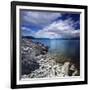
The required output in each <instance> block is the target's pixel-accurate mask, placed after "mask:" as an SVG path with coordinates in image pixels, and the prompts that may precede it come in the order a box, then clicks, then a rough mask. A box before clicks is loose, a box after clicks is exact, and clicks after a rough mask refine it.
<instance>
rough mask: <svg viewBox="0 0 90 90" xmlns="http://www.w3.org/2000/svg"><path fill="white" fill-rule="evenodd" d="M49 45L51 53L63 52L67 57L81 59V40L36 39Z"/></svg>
mask: <svg viewBox="0 0 90 90" xmlns="http://www.w3.org/2000/svg"><path fill="white" fill-rule="evenodd" d="M33 41H35V42H41V43H43V44H44V45H45V46H48V47H49V53H55V54H63V55H65V56H67V57H70V58H73V59H75V60H78V61H79V58H80V40H61V39H34V40H33Z"/></svg>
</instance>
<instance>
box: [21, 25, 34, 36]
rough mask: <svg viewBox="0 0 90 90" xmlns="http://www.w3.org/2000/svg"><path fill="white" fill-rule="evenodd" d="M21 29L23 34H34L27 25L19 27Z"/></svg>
mask: <svg viewBox="0 0 90 90" xmlns="http://www.w3.org/2000/svg"><path fill="white" fill-rule="evenodd" d="M21 30H22V32H21V34H22V35H23V36H34V31H33V30H32V29H30V28H28V27H24V26H23V27H21Z"/></svg>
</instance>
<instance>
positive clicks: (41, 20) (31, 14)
mask: <svg viewBox="0 0 90 90" xmlns="http://www.w3.org/2000/svg"><path fill="white" fill-rule="evenodd" d="M21 15H23V17H22V19H23V20H24V21H26V22H28V23H30V24H33V25H39V26H42V27H43V26H46V25H48V24H51V23H52V22H53V21H54V20H55V19H57V18H58V17H61V16H62V15H61V13H54V12H39V11H38V12H37V11H21Z"/></svg>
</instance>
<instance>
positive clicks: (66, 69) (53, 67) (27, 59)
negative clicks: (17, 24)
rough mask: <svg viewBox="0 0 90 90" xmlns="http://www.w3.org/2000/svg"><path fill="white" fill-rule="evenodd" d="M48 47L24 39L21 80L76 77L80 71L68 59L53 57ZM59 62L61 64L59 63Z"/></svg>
mask: <svg viewBox="0 0 90 90" xmlns="http://www.w3.org/2000/svg"><path fill="white" fill-rule="evenodd" d="M47 52H48V47H47V46H44V45H43V44H41V43H34V42H33V41H31V40H28V39H23V40H22V47H21V56H22V60H21V66H22V75H21V78H23V79H24V78H46V77H65V76H76V75H77V74H78V70H77V68H76V67H75V65H74V64H73V63H71V61H69V60H67V58H64V59H63V58H62V56H59V58H57V55H51V54H49V53H47ZM58 61H59V62H58Z"/></svg>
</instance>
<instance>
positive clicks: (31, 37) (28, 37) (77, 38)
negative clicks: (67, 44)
mask: <svg viewBox="0 0 90 90" xmlns="http://www.w3.org/2000/svg"><path fill="white" fill-rule="evenodd" d="M22 38H27V39H50V38H35V37H33V36H22ZM53 39H56V40H58V39H59V40H79V39H80V37H73V38H53Z"/></svg>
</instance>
